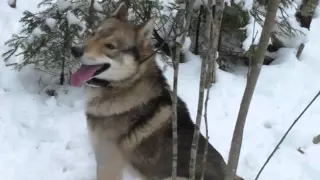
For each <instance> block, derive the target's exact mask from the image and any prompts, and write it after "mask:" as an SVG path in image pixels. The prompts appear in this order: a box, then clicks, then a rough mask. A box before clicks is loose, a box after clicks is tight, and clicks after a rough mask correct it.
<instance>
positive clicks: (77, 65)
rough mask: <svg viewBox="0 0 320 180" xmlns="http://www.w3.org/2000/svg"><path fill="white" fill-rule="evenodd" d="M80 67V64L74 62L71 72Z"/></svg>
mask: <svg viewBox="0 0 320 180" xmlns="http://www.w3.org/2000/svg"><path fill="white" fill-rule="evenodd" d="M80 67H81V64H76V65H74V66H73V67H72V68H71V73H75V72H76V71H77V70H78V69H79V68H80Z"/></svg>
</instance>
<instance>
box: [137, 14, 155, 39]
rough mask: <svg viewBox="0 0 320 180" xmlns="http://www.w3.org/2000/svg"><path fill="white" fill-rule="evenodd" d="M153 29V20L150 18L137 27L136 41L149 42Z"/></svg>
mask: <svg viewBox="0 0 320 180" xmlns="http://www.w3.org/2000/svg"><path fill="white" fill-rule="evenodd" d="M153 28H154V18H151V19H149V20H148V21H147V22H145V23H144V24H142V25H141V26H140V27H139V29H138V40H139V41H140V42H141V41H149V39H150V38H151V36H152V33H153Z"/></svg>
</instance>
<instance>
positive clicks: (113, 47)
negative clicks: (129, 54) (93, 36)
mask: <svg viewBox="0 0 320 180" xmlns="http://www.w3.org/2000/svg"><path fill="white" fill-rule="evenodd" d="M104 46H105V47H106V48H108V49H115V48H116V47H115V46H114V45H113V44H105V45H104Z"/></svg>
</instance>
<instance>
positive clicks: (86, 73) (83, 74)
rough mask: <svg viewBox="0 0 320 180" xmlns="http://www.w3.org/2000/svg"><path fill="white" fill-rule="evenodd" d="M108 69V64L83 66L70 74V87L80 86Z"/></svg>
mask: <svg viewBox="0 0 320 180" xmlns="http://www.w3.org/2000/svg"><path fill="white" fill-rule="evenodd" d="M109 67H110V64H101V65H84V64H82V65H81V67H80V68H79V69H78V70H77V71H76V72H75V73H73V74H72V77H71V81H72V86H78V87H79V86H81V85H83V84H84V83H85V82H87V81H88V80H90V79H91V78H92V77H93V76H96V75H98V74H100V73H102V72H103V71H105V70H107V69H108V68H109Z"/></svg>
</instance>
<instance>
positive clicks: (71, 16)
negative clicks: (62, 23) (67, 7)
mask: <svg viewBox="0 0 320 180" xmlns="http://www.w3.org/2000/svg"><path fill="white" fill-rule="evenodd" d="M67 20H68V23H69V24H79V23H80V20H79V19H78V18H77V16H75V15H74V14H73V13H72V12H70V11H68V12H67Z"/></svg>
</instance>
